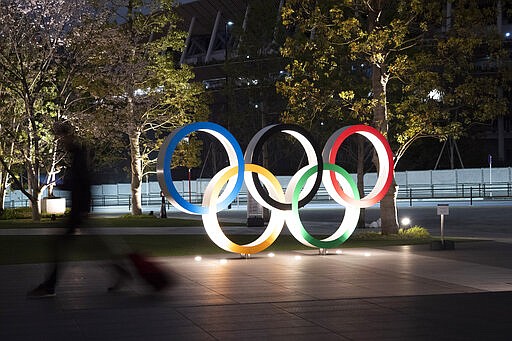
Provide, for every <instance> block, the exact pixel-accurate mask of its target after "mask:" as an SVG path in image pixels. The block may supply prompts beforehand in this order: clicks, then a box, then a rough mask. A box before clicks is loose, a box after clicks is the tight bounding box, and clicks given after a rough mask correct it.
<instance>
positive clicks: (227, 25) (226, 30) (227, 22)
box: [224, 20, 235, 62]
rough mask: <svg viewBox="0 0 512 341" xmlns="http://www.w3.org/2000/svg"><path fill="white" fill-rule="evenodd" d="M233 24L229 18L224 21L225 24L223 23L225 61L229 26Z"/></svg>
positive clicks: (226, 58)
mask: <svg viewBox="0 0 512 341" xmlns="http://www.w3.org/2000/svg"><path fill="white" fill-rule="evenodd" d="M234 24H235V23H234V22H232V21H231V20H228V21H226V24H225V25H224V54H225V58H224V60H225V61H226V62H227V60H228V45H229V37H228V33H229V28H230V27H231V26H233V25H234Z"/></svg>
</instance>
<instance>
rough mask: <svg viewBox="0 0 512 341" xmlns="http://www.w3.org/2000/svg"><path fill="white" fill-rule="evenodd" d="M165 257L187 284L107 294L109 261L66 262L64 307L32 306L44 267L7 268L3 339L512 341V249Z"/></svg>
mask: <svg viewBox="0 0 512 341" xmlns="http://www.w3.org/2000/svg"><path fill="white" fill-rule="evenodd" d="M341 250H342V252H341V254H336V253H335V252H334V250H333V252H332V253H330V254H327V255H319V254H318V253H317V252H315V251H313V250H312V251H300V252H299V251H297V252H287V253H277V254H275V255H274V257H270V256H269V254H268V253H266V252H263V253H261V254H258V255H256V256H254V257H253V258H251V259H242V258H239V257H237V256H236V255H230V254H223V253H219V254H218V255H213V256H207V257H203V258H202V260H200V261H198V260H196V259H195V258H194V257H168V258H167V257H166V258H159V259H158V261H159V262H161V263H162V265H163V266H164V267H166V268H167V269H168V270H169V271H172V272H173V273H174V274H175V277H176V278H177V279H178V283H177V284H176V285H175V286H174V287H173V288H171V289H170V290H167V291H165V292H162V293H151V291H150V290H149V289H148V288H146V287H144V284H142V283H139V282H138V281H134V282H133V283H131V284H130V285H128V286H127V287H126V288H125V289H124V290H122V291H121V292H117V293H108V292H107V291H106V288H107V286H108V284H109V280H108V274H107V272H106V271H105V269H104V264H102V263H101V262H75V263H69V265H68V268H67V270H68V271H66V273H65V274H64V276H63V278H62V281H61V283H60V286H59V287H58V290H57V296H56V297H55V298H50V299H36V300H34V299H30V300H29V299H26V298H25V293H26V291H27V290H28V289H30V288H31V287H32V286H33V285H34V284H35V283H37V282H38V281H39V280H40V279H41V278H42V276H43V274H44V265H43V264H28V265H6V266H1V267H0V276H1V278H2V291H1V292H0V307H1V308H0V309H1V311H0V340H231V339H243V340H272V339H279V340H283V339H285V340H287V339H290V340H509V339H510V335H511V327H510V321H511V319H512V291H511V289H512V244H509V243H500V242H494V241H478V242H467V243H459V244H457V245H456V250H453V251H430V249H429V247H428V245H420V246H414V247H412V246H401V247H387V248H381V249H341Z"/></svg>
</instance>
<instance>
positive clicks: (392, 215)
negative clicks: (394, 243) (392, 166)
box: [380, 179, 398, 234]
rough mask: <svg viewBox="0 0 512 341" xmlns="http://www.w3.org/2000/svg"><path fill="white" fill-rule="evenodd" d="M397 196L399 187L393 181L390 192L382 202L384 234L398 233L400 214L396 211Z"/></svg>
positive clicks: (381, 219)
mask: <svg viewBox="0 0 512 341" xmlns="http://www.w3.org/2000/svg"><path fill="white" fill-rule="evenodd" d="M397 194H398V186H397V185H396V182H395V180H394V179H393V182H392V183H391V186H389V190H388V192H387V193H386V195H385V196H384V198H382V200H381V201H380V222H381V231H382V234H396V233H398V212H397V209H396V196H397Z"/></svg>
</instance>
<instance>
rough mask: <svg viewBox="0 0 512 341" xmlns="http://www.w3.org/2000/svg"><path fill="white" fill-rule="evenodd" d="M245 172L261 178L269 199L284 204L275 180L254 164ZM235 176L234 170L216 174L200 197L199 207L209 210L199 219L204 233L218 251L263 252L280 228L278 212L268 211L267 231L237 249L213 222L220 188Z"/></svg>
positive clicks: (280, 222)
mask: <svg viewBox="0 0 512 341" xmlns="http://www.w3.org/2000/svg"><path fill="white" fill-rule="evenodd" d="M245 171H246V172H254V173H258V174H260V175H261V176H263V178H262V179H260V180H262V181H263V183H264V185H265V187H267V189H268V190H269V192H270V195H271V196H273V197H274V199H276V200H281V201H282V200H284V192H283V189H282V187H281V184H280V183H279V181H278V180H277V178H276V177H275V176H274V175H273V174H272V173H270V172H269V171H268V170H267V169H266V168H263V167H261V166H258V165H255V164H246V165H245ZM237 174H238V166H229V167H226V168H224V169H222V170H221V171H220V172H218V173H217V174H216V175H215V176H214V177H213V179H212V180H211V181H210V182H209V184H208V186H207V187H206V190H205V193H204V196H203V206H204V207H209V210H208V213H206V214H203V215H201V217H202V219H203V225H204V228H205V229H206V233H207V234H208V236H209V237H210V239H211V240H212V241H213V242H214V243H215V244H217V245H218V246H219V247H220V248H222V249H224V250H226V251H230V252H234V253H240V254H255V253H258V252H261V251H263V250H265V249H266V248H267V247H269V246H270V245H272V243H273V242H274V241H275V240H276V239H277V237H278V236H279V234H280V233H281V230H282V229H283V226H284V221H285V214H284V212H282V211H279V210H272V211H271V212H272V213H271V215H270V220H269V222H268V225H267V228H266V229H265V231H264V232H263V234H262V235H261V236H259V237H258V238H257V239H256V240H255V241H253V242H251V243H249V244H245V245H239V244H236V243H233V242H232V241H231V240H229V238H228V237H227V236H226V235H225V234H224V232H223V231H222V229H221V227H220V225H219V220H218V218H217V212H216V207H217V198H218V197H219V193H220V191H221V190H222V188H223V186H224V184H225V183H226V182H227V181H228V180H229V179H230V178H231V177H233V176H235V175H237Z"/></svg>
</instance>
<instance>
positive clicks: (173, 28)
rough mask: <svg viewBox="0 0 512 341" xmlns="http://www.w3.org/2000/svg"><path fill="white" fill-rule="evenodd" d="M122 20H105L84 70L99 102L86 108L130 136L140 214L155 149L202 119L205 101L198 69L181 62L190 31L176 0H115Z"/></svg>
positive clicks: (93, 118) (135, 201) (135, 211)
mask: <svg viewBox="0 0 512 341" xmlns="http://www.w3.org/2000/svg"><path fill="white" fill-rule="evenodd" d="M110 4H111V6H110V9H111V10H112V11H113V12H112V15H113V17H114V18H116V20H117V22H112V21H111V22H106V23H105V26H104V28H103V30H102V32H101V34H100V35H98V36H97V37H96V39H95V42H96V46H95V48H94V52H95V53H94V55H93V56H91V58H90V59H89V61H88V63H89V64H88V65H89V68H88V69H89V72H88V73H84V74H83V84H84V88H86V89H87V91H89V92H90V93H91V94H92V95H93V96H94V97H95V98H96V101H97V102H98V107H97V110H94V111H90V112H86V113H83V115H82V116H81V119H80V120H81V121H84V118H85V117H90V119H89V120H88V121H89V122H95V123H96V124H100V125H102V126H103V127H106V128H108V129H110V131H113V132H116V133H120V134H122V135H123V136H125V137H126V138H127V139H128V141H129V148H130V160H131V161H130V164H131V190H132V213H133V214H141V213H142V207H141V183H142V176H143V174H144V169H145V168H146V167H148V166H150V165H153V164H154V163H155V162H156V157H155V155H154V153H153V152H154V151H155V150H156V149H157V148H158V146H159V143H161V135H162V134H166V133H168V132H169V130H170V129H172V128H174V127H177V126H181V125H183V124H185V123H189V122H191V121H193V120H201V119H203V118H204V117H205V116H206V113H207V106H206V103H207V102H206V101H205V99H204V98H203V97H202V94H203V87H202V85H201V84H198V83H194V82H192V79H193V78H194V74H193V73H192V71H191V69H190V68H189V67H188V66H186V65H183V66H179V65H178V63H177V62H176V56H177V52H179V51H180V50H181V49H183V47H184V46H183V45H184V40H185V34H186V33H185V32H183V31H181V30H180V29H178V23H179V18H178V17H177V15H176V13H175V8H174V1H171V0H164V1H159V2H147V1H136V0H130V1H112V2H110Z"/></svg>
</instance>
